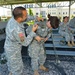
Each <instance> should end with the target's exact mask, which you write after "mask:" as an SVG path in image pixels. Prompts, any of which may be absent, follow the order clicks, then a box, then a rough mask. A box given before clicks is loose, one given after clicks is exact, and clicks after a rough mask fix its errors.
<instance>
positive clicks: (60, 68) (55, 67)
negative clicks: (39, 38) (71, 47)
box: [0, 56, 75, 75]
mask: <svg viewBox="0 0 75 75" xmlns="http://www.w3.org/2000/svg"><path fill="white" fill-rule="evenodd" d="M59 59H60V63H59V64H56V61H55V56H48V59H47V60H46V62H45V64H44V65H45V66H46V67H48V68H49V72H44V71H42V70H39V73H40V75H75V57H66V56H59ZM23 62H24V72H23V75H33V71H32V68H31V65H30V63H31V61H30V58H27V57H23ZM0 75H8V69H7V65H6V64H3V65H1V64H0Z"/></svg>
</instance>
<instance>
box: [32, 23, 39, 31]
mask: <svg viewBox="0 0 75 75" xmlns="http://www.w3.org/2000/svg"><path fill="white" fill-rule="evenodd" d="M37 29H38V25H37V24H36V25H33V28H32V31H33V32H35V31H36V30H37Z"/></svg>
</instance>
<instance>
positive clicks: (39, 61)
mask: <svg viewBox="0 0 75 75" xmlns="http://www.w3.org/2000/svg"><path fill="white" fill-rule="evenodd" d="M28 51H29V56H30V57H31V66H32V69H33V71H34V70H38V68H39V66H40V65H43V64H44V63H45V60H46V54H45V49H44V45H40V44H37V43H35V44H31V45H30V46H29V48H28Z"/></svg>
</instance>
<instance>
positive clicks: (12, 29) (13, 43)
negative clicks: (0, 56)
mask: <svg viewBox="0 0 75 75" xmlns="http://www.w3.org/2000/svg"><path fill="white" fill-rule="evenodd" d="M19 33H23V34H24V38H25V39H24V41H21V40H20V37H19V35H18V34H19ZM34 36H35V33H34V32H31V33H30V34H29V35H28V36H27V37H25V32H24V26H23V24H21V23H18V22H17V21H16V20H15V19H14V18H11V19H10V20H9V22H8V24H7V27H6V40H5V45H4V48H5V53H6V57H7V60H8V63H7V64H8V69H9V71H10V72H12V75H22V71H23V62H22V56H21V48H22V45H24V46H28V45H29V44H30V42H31V41H32V39H33V37H34Z"/></svg>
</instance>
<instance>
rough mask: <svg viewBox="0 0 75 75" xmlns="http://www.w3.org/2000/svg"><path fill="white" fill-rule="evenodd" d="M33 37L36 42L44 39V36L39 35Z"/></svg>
mask: <svg viewBox="0 0 75 75" xmlns="http://www.w3.org/2000/svg"><path fill="white" fill-rule="evenodd" d="M35 39H36V40H37V41H38V42H40V41H41V40H44V38H41V37H39V36H36V37H35Z"/></svg>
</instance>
